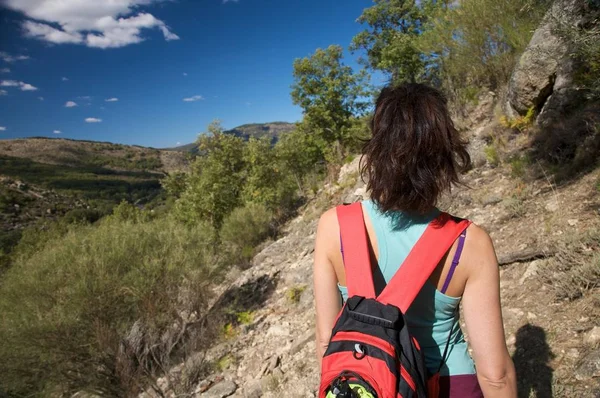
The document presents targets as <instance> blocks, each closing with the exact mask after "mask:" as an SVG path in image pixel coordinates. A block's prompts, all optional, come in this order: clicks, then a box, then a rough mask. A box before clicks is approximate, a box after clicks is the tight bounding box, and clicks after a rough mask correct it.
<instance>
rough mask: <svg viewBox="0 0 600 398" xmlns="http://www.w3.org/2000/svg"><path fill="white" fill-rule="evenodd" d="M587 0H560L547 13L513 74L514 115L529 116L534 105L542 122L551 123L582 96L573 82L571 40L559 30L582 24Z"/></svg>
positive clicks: (510, 99) (509, 105) (509, 106)
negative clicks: (529, 111)
mask: <svg viewBox="0 0 600 398" xmlns="http://www.w3.org/2000/svg"><path fill="white" fill-rule="evenodd" d="M584 3H585V2H584V1H582V0H557V1H555V2H554V4H553V6H552V7H551V8H550V10H549V11H548V12H547V14H546V15H545V16H544V19H543V20H542V23H541V24H540V26H539V27H538V29H537V30H536V31H535V33H534V34H533V37H532V38H531V41H530V42H529V45H528V46H527V48H526V49H525V51H524V52H523V54H522V55H521V57H520V59H519V61H518V63H517V66H516V67H515V69H514V71H513V74H512V76H511V79H510V82H509V88H508V103H507V113H508V115H509V116H510V117H515V116H516V115H515V113H517V114H521V115H525V114H526V113H527V111H528V110H529V109H531V108H534V109H536V110H540V109H541V110H542V111H541V113H540V116H539V119H541V120H539V119H538V123H540V122H543V123H547V122H548V121H549V120H550V119H552V118H554V117H555V116H556V115H558V114H559V113H560V112H561V111H562V109H563V108H564V107H565V105H567V104H573V101H574V100H575V99H576V97H577V96H578V95H579V93H578V92H577V90H576V89H575V84H574V83H573V69H574V68H573V62H574V61H573V60H572V59H571V57H570V47H569V43H568V42H567V41H566V40H565V39H564V38H563V37H562V36H564V35H560V34H559V33H558V30H559V28H561V27H564V26H568V27H571V26H576V25H578V24H580V21H581V20H582V19H583V18H584V15H585V13H586V6H585V4H584ZM551 96H552V100H550V99H549V97H551ZM543 108H546V109H543Z"/></svg>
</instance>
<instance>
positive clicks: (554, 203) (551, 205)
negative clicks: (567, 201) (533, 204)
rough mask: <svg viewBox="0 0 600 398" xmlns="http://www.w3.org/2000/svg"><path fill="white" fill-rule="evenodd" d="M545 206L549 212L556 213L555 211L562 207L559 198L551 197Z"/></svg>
mask: <svg viewBox="0 0 600 398" xmlns="http://www.w3.org/2000/svg"><path fill="white" fill-rule="evenodd" d="M544 208H545V209H546V210H548V211H549V212H551V213H554V212H556V211H558V209H559V208H560V205H559V203H558V200H556V199H551V200H550V201H549V202H548V203H546V206H545V207H544Z"/></svg>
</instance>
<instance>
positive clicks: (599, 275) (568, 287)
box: [545, 229, 600, 301]
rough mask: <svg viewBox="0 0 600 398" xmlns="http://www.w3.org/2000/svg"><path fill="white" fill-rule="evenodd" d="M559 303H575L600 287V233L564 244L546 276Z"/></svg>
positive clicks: (594, 232) (596, 232)
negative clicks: (573, 301) (566, 301)
mask: <svg viewBox="0 0 600 398" xmlns="http://www.w3.org/2000/svg"><path fill="white" fill-rule="evenodd" d="M545 274H546V278H545V282H546V283H547V284H549V285H550V287H551V290H552V291H553V293H554V297H555V299H556V300H569V301H572V300H576V299H578V298H580V297H582V296H583V295H584V294H585V293H586V292H588V291H592V290H596V289H599V288H600V230H598V229H595V230H592V231H589V232H587V233H586V234H584V235H579V236H574V237H572V238H571V239H570V240H568V241H565V242H561V243H560V244H559V246H558V252H557V254H556V256H555V257H554V258H553V259H552V260H551V261H550V264H549V270H548V272H546V273H545Z"/></svg>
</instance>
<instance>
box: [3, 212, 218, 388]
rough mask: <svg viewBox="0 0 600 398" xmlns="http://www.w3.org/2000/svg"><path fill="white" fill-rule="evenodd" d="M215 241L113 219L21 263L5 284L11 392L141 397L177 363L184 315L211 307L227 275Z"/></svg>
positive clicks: (204, 230)
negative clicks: (219, 280) (214, 282)
mask: <svg viewBox="0 0 600 398" xmlns="http://www.w3.org/2000/svg"><path fill="white" fill-rule="evenodd" d="M211 236H212V231H211V230H210V228H208V227H206V226H203V225H196V226H194V227H187V226H183V225H181V224H178V223H176V222H174V221H172V220H170V219H161V220H154V221H150V222H137V223H134V222H130V221H125V222H123V221H119V220H118V219H116V218H109V219H106V220H103V221H101V222H100V223H99V224H96V225H83V226H76V227H72V228H71V229H70V230H68V232H66V234H64V235H63V236H58V237H55V238H54V239H52V238H49V239H46V241H45V242H44V243H43V245H42V246H43V247H41V248H40V249H39V250H37V251H35V252H33V253H31V254H30V255H29V256H20V257H18V258H16V261H15V263H14V265H13V266H12V267H11V268H10V269H9V270H8V271H6V273H5V274H4V276H3V280H2V284H1V285H0V314H1V315H0V317H1V322H0V341H2V344H0V357H1V358H2V361H1V364H0V385H1V386H2V388H3V390H4V391H3V393H5V394H13V395H15V396H33V395H36V394H37V395H39V396H48V395H50V393H53V392H56V391H60V392H61V394H62V395H70V394H72V393H74V392H76V391H81V390H85V391H89V392H94V393H96V394H100V395H103V396H120V397H122V396H128V395H137V394H138V393H139V389H140V387H141V386H143V385H144V382H145V381H146V378H148V377H154V376H155V374H156V373H157V372H159V371H160V369H161V367H162V366H167V365H168V364H167V363H164V362H168V360H169V357H170V354H171V352H172V350H174V349H176V348H177V346H176V345H175V344H176V339H175V337H174V336H173V333H174V332H177V333H178V332H179V329H177V328H175V330H174V325H175V326H178V325H179V326H181V323H182V322H183V321H182V319H181V316H180V314H181V313H182V312H187V313H191V312H192V311H197V312H198V313H201V312H200V311H201V309H202V308H203V307H205V305H206V301H205V299H206V297H207V291H208V288H207V286H208V285H209V284H210V282H211V279H212V277H214V276H216V275H218V273H219V269H217V268H216V266H215V265H214V264H215V263H216V262H215V261H214V259H213V257H212V256H213V254H212V253H213V248H212V244H211V239H210V237H211ZM169 336H170V337H169ZM172 345H175V347H173V346H172ZM160 362H163V363H160Z"/></svg>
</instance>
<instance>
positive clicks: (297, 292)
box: [287, 286, 306, 304]
mask: <svg viewBox="0 0 600 398" xmlns="http://www.w3.org/2000/svg"><path fill="white" fill-rule="evenodd" d="M305 290H306V286H294V287H292V288H291V289H289V290H288V291H287V298H288V300H289V301H290V302H291V303H293V304H298V303H299V302H300V298H301V297H302V293H304V291H305Z"/></svg>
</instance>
